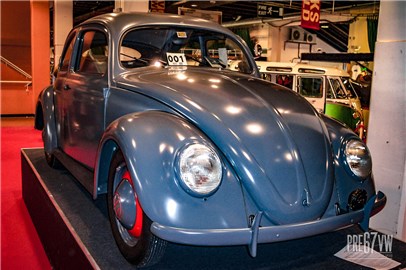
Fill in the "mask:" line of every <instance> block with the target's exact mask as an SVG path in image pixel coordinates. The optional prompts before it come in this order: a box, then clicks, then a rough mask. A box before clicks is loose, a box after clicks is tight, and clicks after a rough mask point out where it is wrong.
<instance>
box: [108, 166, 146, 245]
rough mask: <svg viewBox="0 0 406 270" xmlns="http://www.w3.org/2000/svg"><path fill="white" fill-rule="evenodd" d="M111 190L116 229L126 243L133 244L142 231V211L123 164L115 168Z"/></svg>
mask: <svg viewBox="0 0 406 270" xmlns="http://www.w3.org/2000/svg"><path fill="white" fill-rule="evenodd" d="M113 192H114V193H113V211H114V214H115V217H116V224H117V228H118V231H119V233H120V235H121V238H122V239H123V241H124V242H125V243H126V244H127V245H129V246H135V245H136V244H137V242H138V239H139V237H140V236H141V232H142V219H143V211H142V208H141V206H140V204H139V202H138V198H137V196H136V193H135V189H134V184H133V181H132V179H131V176H130V173H129V172H128V170H127V169H126V167H124V166H120V167H118V168H117V170H116V176H115V179H114V189H113Z"/></svg>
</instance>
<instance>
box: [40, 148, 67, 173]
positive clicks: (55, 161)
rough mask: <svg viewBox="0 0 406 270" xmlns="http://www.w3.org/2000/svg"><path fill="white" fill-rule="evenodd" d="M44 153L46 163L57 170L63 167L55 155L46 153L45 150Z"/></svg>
mask: <svg viewBox="0 0 406 270" xmlns="http://www.w3.org/2000/svg"><path fill="white" fill-rule="evenodd" d="M44 154H45V160H46V161H47V163H48V165H49V166H50V167H51V168H54V169H58V170H60V169H63V165H62V163H61V162H60V161H59V160H58V159H57V158H56V157H55V155H54V154H51V153H48V152H46V151H44Z"/></svg>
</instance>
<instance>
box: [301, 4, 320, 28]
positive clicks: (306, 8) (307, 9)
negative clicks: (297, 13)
mask: <svg viewBox="0 0 406 270" xmlns="http://www.w3.org/2000/svg"><path fill="white" fill-rule="evenodd" d="M320 6H321V1H320V0H302V19H301V24H300V26H302V27H303V28H310V29H315V30H320Z"/></svg>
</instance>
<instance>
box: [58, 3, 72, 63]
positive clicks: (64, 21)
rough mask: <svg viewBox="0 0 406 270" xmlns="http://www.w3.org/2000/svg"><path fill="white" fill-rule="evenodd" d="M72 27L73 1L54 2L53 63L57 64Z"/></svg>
mask: <svg viewBox="0 0 406 270" xmlns="http://www.w3.org/2000/svg"><path fill="white" fill-rule="evenodd" d="M72 27H73V1H72V0H54V46H55V48H54V55H55V57H54V59H55V60H54V61H55V66H57V65H58V63H59V58H60V57H61V54H62V50H63V46H64V44H65V40H66V36H67V35H68V34H69V31H70V30H71V29H72Z"/></svg>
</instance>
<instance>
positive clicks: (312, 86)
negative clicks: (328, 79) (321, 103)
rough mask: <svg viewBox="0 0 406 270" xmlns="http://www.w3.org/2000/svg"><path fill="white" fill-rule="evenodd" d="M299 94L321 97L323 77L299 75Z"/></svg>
mask: <svg viewBox="0 0 406 270" xmlns="http://www.w3.org/2000/svg"><path fill="white" fill-rule="evenodd" d="M298 79H299V94H301V95H302V96H304V97H312V98H321V97H323V78H321V77H299V78H298Z"/></svg>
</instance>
